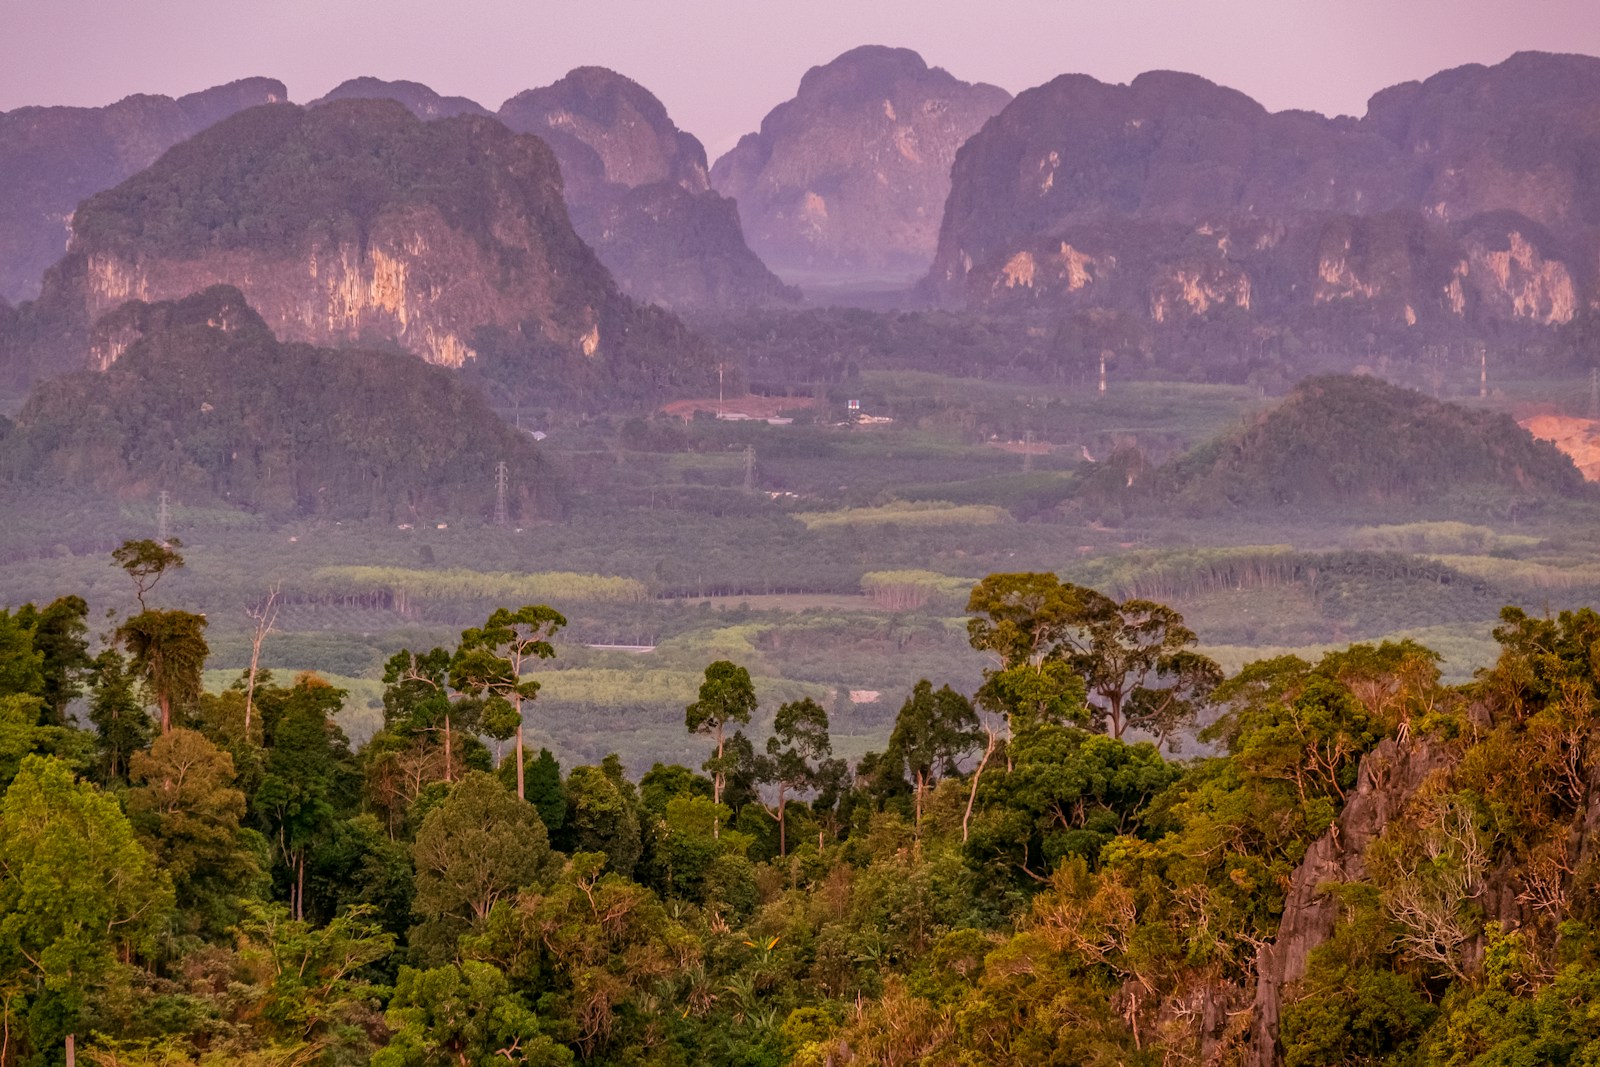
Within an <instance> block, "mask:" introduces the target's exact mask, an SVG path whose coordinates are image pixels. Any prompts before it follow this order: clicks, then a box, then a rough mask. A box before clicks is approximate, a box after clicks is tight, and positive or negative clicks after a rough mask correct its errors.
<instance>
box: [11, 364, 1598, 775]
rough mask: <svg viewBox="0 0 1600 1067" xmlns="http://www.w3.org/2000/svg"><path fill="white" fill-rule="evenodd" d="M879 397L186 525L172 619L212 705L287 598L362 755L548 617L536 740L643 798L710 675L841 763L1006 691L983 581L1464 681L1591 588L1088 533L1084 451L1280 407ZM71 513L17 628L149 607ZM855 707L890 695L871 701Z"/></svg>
mask: <svg viewBox="0 0 1600 1067" xmlns="http://www.w3.org/2000/svg"><path fill="white" fill-rule="evenodd" d="M860 390H861V396H862V399H863V405H864V406H865V407H867V408H868V409H869V410H873V411H881V412H886V413H890V414H892V415H893V417H894V418H895V422H894V423H893V424H891V425H887V426H878V427H873V428H871V429H870V430H860V429H852V428H849V427H843V426H836V425H830V424H827V423H826V422H824V421H822V420H820V419H819V420H818V421H816V422H813V423H811V424H806V423H804V422H798V423H796V424H795V425H793V426H787V427H773V426H768V425H766V424H761V423H736V424H729V423H715V422H706V421H704V420H701V421H698V422H694V423H690V424H684V423H682V422H681V420H671V421H664V422H661V423H660V426H661V430H662V432H661V433H660V434H655V435H654V436H652V434H654V431H653V430H652V431H651V432H649V433H643V432H641V431H640V430H639V429H638V424H637V423H635V424H633V428H631V429H630V428H629V424H628V423H626V422H625V421H623V420H611V421H607V420H604V419H601V420H595V421H592V422H589V423H586V424H584V425H582V426H580V427H573V428H572V429H570V430H568V431H564V432H559V433H556V434H553V435H552V436H551V437H550V439H549V440H547V441H546V442H545V448H546V455H547V457H548V459H549V460H550V462H551V464H552V467H553V468H554V469H555V470H556V471H557V472H558V473H559V476H560V477H561V478H562V479H563V482H564V484H565V485H566V486H567V487H568V488H567V492H566V496H565V503H564V505H563V510H562V511H561V513H560V514H556V515H551V516H549V517H547V518H545V519H543V520H541V521H537V522H533V523H531V524H527V525H524V526H522V527H520V528H498V527H494V526H486V525H484V523H483V521H482V519H481V518H477V517H475V516H468V515H442V516H437V517H429V520H428V521H417V522H413V523H407V524H372V523H366V524H356V523H343V524H340V523H330V522H322V521H315V520H304V521H299V522H294V523H289V524H273V523H269V522H266V521H264V520H260V519H257V518H255V517H252V516H249V515H244V514H242V513H240V512H235V511H229V510H227V509H223V508H218V507H214V506H211V507H193V508H191V507H186V506H183V504H182V502H181V501H180V502H179V506H177V507H176V508H174V510H173V513H172V521H173V525H174V531H175V532H176V533H177V534H178V535H179V536H181V537H182V538H183V540H184V543H185V549H184V552H185V555H186V557H187V560H188V565H187V566H186V567H185V569H184V570H183V571H181V572H179V573H178V574H176V575H175V576H173V577H172V578H171V579H170V580H169V581H168V582H167V583H165V584H164V585H163V586H162V590H161V591H162V595H163V597H164V598H165V600H164V602H166V603H170V604H172V605H174V606H182V607H186V608H189V609H191V610H197V611H203V612H205V613H206V614H207V617H208V621H209V628H208V635H209V638H210V641H211V645H212V649H213V655H212V659H211V665H212V667H213V668H214V669H213V671H212V672H211V673H210V675H209V676H208V681H209V682H210V684H212V685H223V684H227V683H228V682H231V680H232V679H234V678H236V677H237V676H238V675H237V672H238V671H239V670H240V669H241V668H243V667H244V666H245V665H246V664H247V663H248V658H249V642H248V637H247V630H248V625H249V622H248V619H247V617H246V615H245V609H246V607H247V606H248V605H250V604H252V603H255V602H257V601H258V600H260V598H262V597H263V596H264V595H265V594H266V592H267V591H268V590H269V589H271V588H273V587H277V588H278V589H279V591H280V592H279V603H280V614H279V619H278V630H277V632H275V633H273V634H272V635H270V636H269V637H268V639H267V641H266V643H265V647H264V655H263V662H264V663H265V665H266V666H268V667H270V668H271V669H273V670H275V671H277V672H278V673H279V675H280V676H282V675H284V674H285V673H288V674H292V673H293V672H296V671H300V670H315V671H318V672H320V673H322V674H324V675H325V676H327V677H329V678H330V679H332V680H334V681H335V682H336V683H337V684H339V685H340V686H342V687H345V688H347V689H348V690H349V691H350V694H351V697H350V702H351V708H350V710H349V711H347V713H346V723H347V728H348V729H349V732H350V733H351V734H352V736H353V737H355V738H357V739H358V740H359V739H361V738H364V737H366V736H369V735H370V734H371V732H372V731H373V729H375V728H376V726H377V725H378V724H379V722H380V720H381V710H380V703H381V702H380V700H379V696H380V695H381V694H380V688H381V686H380V682H379V679H380V676H381V672H382V665H383V663H384V662H385V660H386V659H387V658H388V657H389V656H391V655H392V654H393V653H394V652H395V651H397V650H399V649H401V648H411V649H416V650H426V649H428V648H432V647H435V646H441V647H450V646H451V645H453V643H454V642H455V640H456V639H457V637H458V636H459V633H460V631H461V630H462V629H463V628H465V627H467V626H472V625H478V624H480V623H481V622H482V621H483V620H484V618H486V617H487V615H488V613H489V612H490V611H492V610H493V609H494V608H496V607H498V606H502V605H515V604H520V603H549V604H551V605H552V606H554V607H555V608H557V609H558V610H560V611H561V612H563V613H564V614H565V615H566V616H567V619H568V623H569V625H568V627H567V628H566V630H565V631H564V632H563V633H562V634H561V635H560V638H559V640H558V645H557V656H556V658H555V660H553V661H551V662H550V663H548V664H545V665H542V667H541V671H542V673H541V680H542V681H543V683H544V686H545V688H544V691H543V693H542V694H541V697H540V704H539V707H540V711H539V713H538V714H537V715H535V716H533V717H532V718H531V720H530V722H532V723H535V724H536V725H535V729H536V730H537V731H538V732H539V734H540V737H541V743H545V744H548V745H550V746H551V747H552V749H553V750H555V751H556V752H557V753H558V754H560V755H561V757H562V758H563V759H564V760H571V759H586V760H587V759H597V758H599V757H600V756H602V755H604V754H605V753H607V752H611V751H615V752H618V753H620V754H621V755H622V756H623V758H624V759H625V761H627V762H628V763H629V765H630V766H632V767H633V768H634V769H635V770H639V769H642V768H643V767H644V766H647V765H648V761H651V760H654V759H658V758H663V757H664V754H670V753H680V754H681V755H682V758H684V759H690V758H691V757H692V748H693V746H692V745H690V744H689V743H688V739H687V738H686V737H685V736H684V735H683V733H682V711H683V706H684V705H685V704H686V703H687V702H688V701H689V700H691V699H693V695H694V688H695V684H696V679H697V678H698V676H699V672H700V671H701V670H702V669H703V668H704V666H705V665H706V664H707V663H709V662H710V661H712V660H714V659H721V658H729V659H733V660H735V661H737V662H740V663H743V664H745V665H747V666H749V667H750V668H751V670H752V671H753V672H754V673H755V674H756V675H758V676H759V677H760V679H761V687H762V707H763V714H765V715H769V716H770V713H771V711H772V710H773V709H774V708H775V707H776V705H777V704H778V703H781V702H782V701H784V700H788V699H794V698H796V697H798V696H801V695H806V696H812V697H814V698H815V699H818V700H820V701H822V702H823V703H825V704H826V705H827V706H829V707H830V708H831V709H833V711H834V713H835V715H836V717H837V718H838V720H839V721H838V723H837V726H836V729H837V731H838V732H840V733H841V734H843V735H846V736H848V737H849V738H850V740H849V741H848V742H847V746H848V747H850V748H852V749H855V750H858V751H865V750H866V749H867V748H869V747H871V746H872V745H876V744H881V743H882V741H883V739H884V737H885V736H886V735H887V731H888V728H889V726H890V724H891V723H892V720H893V715H894V711H895V709H896V708H897V707H898V706H899V703H900V701H901V700H902V699H903V698H904V695H905V693H906V692H907V691H909V689H910V687H911V686H912V685H913V684H914V683H915V682H916V681H917V680H918V679H919V678H923V677H926V678H929V679H930V680H932V681H934V682H935V683H936V684H943V683H949V684H952V685H955V686H957V687H958V688H962V689H965V690H967V691H969V692H970V691H971V690H972V689H973V688H974V687H975V686H976V684H977V683H978V680H979V678H980V676H981V672H982V670H983V669H984V667H985V666H986V663H985V661H984V660H983V659H982V658H981V657H980V656H979V655H978V654H977V653H975V652H973V651H972V650H971V649H970V648H969V647H968V645H967V641H966V634H965V630H964V622H963V619H962V611H963V609H964V607H965V599H966V592H967V590H968V589H969V588H970V587H971V585H972V584H973V583H974V582H975V581H977V580H978V579H979V578H982V577H983V576H984V575H986V574H989V573H993V572H998V571H1023V570H1051V571H1055V572H1057V573H1059V574H1061V575H1062V576H1063V577H1064V578H1067V579H1070V580H1072V581H1076V582H1080V583H1084V584H1089V585H1093V586H1096V587H1098V588H1100V589H1103V590H1105V591H1106V592H1108V593H1111V594H1112V595H1114V596H1118V597H1124V598H1125V597H1131V596H1138V597H1147V598H1151V599H1155V600H1159V601H1162V602H1165V603H1170V604H1172V605H1173V606H1174V607H1176V608H1177V609H1178V610H1179V611H1181V612H1182V613H1183V614H1184V616H1185V618H1186V620H1187V621H1188V623H1189V624H1190V625H1191V627H1192V628H1193V629H1194V630H1195V631H1196V632H1197V633H1198V634H1199V636H1200V640H1201V643H1202V647H1204V648H1205V649H1206V650H1207V651H1208V652H1210V653H1211V654H1212V655H1214V656H1215V657H1216V658H1217V659H1218V660H1219V661H1220V662H1221V663H1223V664H1224V665H1225V666H1226V667H1228V668H1229V669H1230V670H1231V669H1236V668H1237V667H1239V666H1241V665H1243V664H1244V663H1246V662H1248V661H1250V660H1252V659H1257V658H1261V657H1265V656H1270V655H1276V654H1279V653H1281V652H1284V651H1293V652H1296V653H1297V654H1300V655H1304V656H1315V655H1317V654H1319V653H1320V652H1321V651H1323V650H1325V649H1328V648H1332V647H1341V646H1343V645H1346V644H1349V643H1350V642H1353V641H1370V640H1379V639H1383V638H1390V637H1397V636H1412V637H1415V638H1416V639H1417V640H1420V641H1423V642H1424V643H1427V644H1429V645H1430V646H1431V647H1434V648H1435V649H1436V650H1437V651H1439V652H1440V653H1441V654H1442V655H1443V656H1444V657H1445V661H1444V666H1445V670H1446V673H1447V677H1449V678H1451V679H1454V680H1462V679H1466V678H1469V677H1470V676H1471V675H1472V672H1473V671H1474V670H1475V669H1477V668H1479V667H1482V666H1485V665H1487V663H1488V662H1489V659H1490V658H1491V657H1492V656H1493V655H1494V646H1493V643H1492V641H1491V640H1490V639H1489V631H1490V630H1491V629H1492V628H1493V626H1494V622H1495V618H1496V616H1497V613H1498V611H1499V609H1500V607H1501V606H1502V605H1503V604H1505V603H1513V602H1514V603H1519V604H1522V605H1524V606H1526V607H1528V608H1529V609H1531V610H1536V611H1543V610H1546V609H1549V610H1557V609H1560V608H1562V607H1565V606H1569V605H1576V604H1581V603H1585V602H1587V601H1588V600H1589V599H1590V598H1592V597H1593V596H1594V595H1595V593H1596V592H1597V591H1600V535H1596V534H1594V533H1592V532H1591V531H1592V530H1593V529H1594V528H1595V527H1594V524H1593V523H1592V521H1591V517H1592V516H1591V513H1590V512H1589V511H1588V510H1587V506H1586V505H1573V506H1572V507H1570V508H1558V509H1545V510H1543V511H1540V512H1534V513H1527V514H1512V515H1509V516H1506V517H1500V518H1497V517H1495V516H1494V515H1493V514H1488V515H1485V514H1475V515H1474V516H1472V518H1471V519H1470V521H1463V520H1462V519H1460V518H1456V517H1453V516H1450V515H1448V514H1440V513H1439V512H1438V509H1433V510H1432V511H1428V510H1427V509H1421V510H1418V509H1412V510H1411V511H1409V512H1408V511H1405V510H1404V509H1400V510H1396V509H1394V508H1392V507H1371V508H1365V507H1351V508H1346V509H1341V510H1340V511H1339V512H1337V513H1324V514H1314V513H1302V512H1295V511H1290V510H1279V511H1274V512H1260V513H1256V514H1252V515H1248V516H1240V517H1238V518H1236V519H1229V518H1226V517H1223V518H1218V517H1216V516H1211V517H1207V518H1188V517H1181V516H1162V517H1157V518H1153V519H1152V518H1141V519H1138V520H1136V521H1132V520H1130V521H1121V520H1118V519H1117V517H1116V516H1115V515H1105V514H1100V513H1095V512H1093V511H1086V510H1085V509H1084V508H1082V507H1081V506H1080V505H1079V502H1078V500H1077V499H1076V498H1075V497H1074V489H1073V485H1074V474H1073V470H1074V468H1075V467H1076V466H1077V465H1078V464H1079V463H1080V462H1081V457H1082V454H1083V453H1084V452H1088V453H1090V454H1092V455H1094V454H1100V453H1103V452H1104V451H1105V450H1106V449H1107V448H1109V447H1110V446H1111V445H1112V444H1113V443H1120V444H1121V445H1132V446H1137V447H1139V448H1142V449H1148V450H1149V451H1150V453H1151V454H1152V455H1157V456H1159V455H1167V454H1172V453H1175V452H1177V451H1179V450H1182V449H1184V448H1188V447H1191V446H1193V445H1195V444H1197V443H1199V442H1200V441H1202V440H1205V439H1206V438H1208V437H1210V436H1211V435H1213V434H1216V433H1218V432H1219V431H1223V430H1226V429H1228V428H1229V427H1232V426H1237V425H1239V424H1240V423H1241V422H1242V421H1243V420H1246V419H1249V418H1251V417H1252V416H1253V415H1254V413H1256V412H1257V411H1259V410H1260V409H1261V408H1262V406H1263V405H1265V404H1268V403H1270V402H1271V400H1270V398H1263V397H1262V396H1260V395H1259V393H1258V392H1257V391H1256V390H1254V389H1251V388H1242V387H1231V386H1202V385H1189V384H1163V383H1114V385H1113V388H1112V389H1111V391H1110V392H1109V393H1108V394H1107V395H1105V396H1100V395H1098V394H1097V393H1092V392H1084V391H1081V390H1080V391H1072V390H1067V389H1052V388H1041V389H1033V388H1026V389H1024V388H1021V387H1017V386H1013V385H1009V384H1005V383H996V382H992V381H974V380H968V379H957V378H949V377H943V376H938V375H931V374H922V373H914V372H866V373H864V374H863V375H862V378H861V383H860ZM1518 396H1519V398H1520V397H1521V396H1522V393H1519V394H1518ZM648 425H654V424H648ZM668 431H670V433H669V432H668ZM1024 435H1031V437H1032V439H1033V440H1034V441H1035V442H1047V443H1049V444H1050V445H1051V446H1052V451H1051V452H1050V453H1049V454H1042V453H1041V454H1036V455H1034V456H1033V457H1031V459H1025V458H1024V457H1023V456H1022V455H1020V454H1017V453H1015V452H1008V451H1005V450H1002V449H999V448H996V447H994V443H995V442H996V441H1001V442H1004V441H1007V440H1020V439H1021V438H1022V437H1023V436H1024ZM641 444H643V445H647V446H649V447H636V446H639V445H641ZM630 446H634V447H630ZM655 448H660V449H662V450H659V451H656V450H652V449H655ZM747 448H750V449H753V450H754V456H755V459H754V467H753V478H752V481H753V485H752V486H751V488H750V490H749V491H747V490H746V489H745V471H746V464H747V459H746V449H747ZM1027 466H1031V467H1032V468H1033V469H1032V470H1025V469H1024V467H1027ZM62 506H63V507H64V508H66V509H68V512H69V514H70V515H80V516H82V518H83V522H82V523H81V524H78V525H76V526H74V531H75V537H74V538H72V539H71V543H68V541H67V540H64V539H63V536H62V527H61V526H59V525H55V526H52V525H51V524H50V523H48V522H47V521H46V520H45V518H44V517H42V516H40V517H32V516H30V515H25V516H22V520H23V521H20V522H18V523H15V524H10V525H9V526H8V528H7V529H6V530H5V531H3V532H0V549H4V550H5V551H6V552H7V554H8V555H7V559H8V562H6V563H5V564H4V566H0V602H4V603H20V602H22V601H25V600H30V599H36V598H39V597H44V596H49V595H54V593H55V592H57V591H59V590H61V589H75V590H80V591H81V592H82V594H83V595H84V596H85V597H86V598H87V599H88V600H89V601H90V603H91V608H92V616H91V617H93V618H104V617H105V616H106V613H107V612H111V613H125V612H127V611H129V610H130V608H131V607H132V606H133V601H132V596H131V590H130V589H129V588H128V586H127V582H126V579H125V578H124V577H123V575H122V574H121V573H120V572H119V571H118V570H116V568H115V567H114V566H113V565H112V564H111V562H110V560H109V557H108V555H107V552H108V550H109V548H110V547H111V546H112V545H114V544H116V543H117V542H119V541H120V540H122V539H124V538H129V537H138V536H148V535H149V534H150V533H152V532H153V529H152V527H153V518H154V506H153V500H141V499H130V500H124V501H121V502H118V503H117V504H115V505H114V506H112V507H109V508H101V509H95V508H91V507H89V506H87V505H86V504H83V503H82V502H75V503H64V504H63V505H62ZM74 508H75V509H77V510H75V511H74V510H72V509H74ZM591 645H637V646H645V647H650V648H652V649H653V651H649V652H645V653H642V654H639V653H628V652H617V651H606V650H601V649H594V648H591V647H589V646H591ZM852 691H855V692H864V691H870V692H876V693H878V694H879V696H878V698H877V699H876V700H875V701H873V702H870V703H852V702H851V701H850V700H849V699H847V695H848V694H849V693H850V692H852ZM760 721H761V720H760V717H759V716H758V722H757V728H758V731H759V729H760V728H761V727H760ZM768 721H770V720H768Z"/></svg>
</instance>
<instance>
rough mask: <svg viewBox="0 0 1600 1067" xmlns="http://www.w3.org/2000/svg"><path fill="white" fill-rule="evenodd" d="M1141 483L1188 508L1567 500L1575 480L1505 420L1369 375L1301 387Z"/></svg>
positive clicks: (1551, 453)
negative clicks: (1488, 497) (1483, 495)
mask: <svg viewBox="0 0 1600 1067" xmlns="http://www.w3.org/2000/svg"><path fill="white" fill-rule="evenodd" d="M1153 486H1154V487H1155V488H1156V489H1157V491H1158V492H1162V493H1167V494H1172V495H1174V496H1176V497H1178V498H1179V499H1181V500H1184V501H1186V502H1187V503H1189V504H1190V505H1192V506H1195V507H1200V508H1203V509H1208V510H1209V509H1214V508H1218V507H1225V506H1229V505H1232V506H1238V507H1243V506H1261V505H1268V506H1271V505H1293V506H1300V507H1325V506H1336V505H1340V504H1351V503H1425V502H1429V501H1438V500H1441V499H1444V498H1446V497H1450V496H1452V495H1460V494H1462V493H1463V492H1469V493H1470V492H1473V491H1478V490H1481V491H1487V492H1491V493H1501V494H1512V495H1516V496H1522V497H1535V498H1549V497H1571V496H1578V495H1580V494H1582V493H1583V492H1584V489H1585V486H1584V480H1583V475H1582V474H1581V473H1580V472H1579V471H1578V468H1577V467H1575V466H1574V465H1573V463H1572V460H1571V459H1570V458H1569V457H1568V456H1566V455H1564V454H1563V453H1561V452H1560V451H1559V450H1557V449H1556V447H1555V446H1554V445H1552V444H1550V443H1549V442H1547V441H1539V440H1536V439H1535V438H1534V437H1533V435H1531V434H1530V433H1528V431H1527V430H1525V429H1523V428H1522V427H1520V426H1518V425H1517V424H1516V422H1515V421H1513V420H1512V418H1511V417H1510V416H1509V415H1504V414H1498V413H1493V412H1486V411H1476V410H1473V409H1471V408H1466V407H1462V406H1460V405H1458V404H1450V403H1446V402H1443V401H1439V400H1434V399H1433V398H1431V397H1428V396H1425V395H1423V394H1422V393H1418V392H1414V391H1413V390H1410V389H1403V388H1401V387H1400V386H1397V385H1391V384H1389V383H1388V382H1385V381H1382V380H1381V379H1378V378H1371V377H1365V376H1345V375H1334V376H1329V377H1322V378H1312V379H1308V380H1307V381H1305V382H1303V383H1301V384H1300V385H1299V386H1298V387H1297V388H1296V389H1295V390H1294V391H1293V392H1292V393H1290V394H1289V396H1288V397H1287V398H1286V399H1285V400H1284V402H1283V403H1282V404H1280V405H1278V406H1277V407H1276V408H1273V409H1272V410H1271V411H1269V412H1267V413H1265V414H1263V415H1261V416H1259V417H1258V418H1257V419H1256V421H1255V422H1254V423H1253V424H1252V425H1250V426H1248V427H1246V428H1245V429H1243V430H1241V431H1239V432H1237V433H1234V434H1232V435H1229V436H1226V437H1223V438H1221V439H1218V440H1216V441H1212V442H1211V443H1209V444H1206V445H1203V446H1201V447H1200V448H1197V449H1195V450H1194V451H1193V452H1190V453H1189V454H1187V455H1185V456H1182V457H1179V458H1178V459H1176V460H1174V461H1173V462H1172V463H1170V464H1168V465H1167V466H1166V467H1164V468H1162V469H1161V470H1159V471H1157V472H1156V475H1155V479H1154V481H1153Z"/></svg>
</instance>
